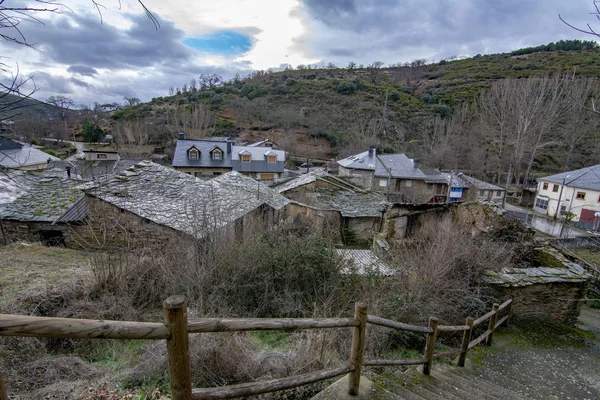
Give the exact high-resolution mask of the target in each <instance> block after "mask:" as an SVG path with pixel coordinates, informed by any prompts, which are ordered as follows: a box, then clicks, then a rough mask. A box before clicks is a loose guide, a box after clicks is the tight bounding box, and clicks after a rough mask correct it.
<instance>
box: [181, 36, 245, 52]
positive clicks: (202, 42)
mask: <svg viewBox="0 0 600 400" xmlns="http://www.w3.org/2000/svg"><path fill="white" fill-rule="evenodd" d="M183 44H185V45H186V46H189V47H191V48H192V49H195V50H198V51H201V52H205V53H212V54H219V55H223V56H237V55H241V54H244V53H246V52H248V51H249V50H250V49H251V48H252V42H251V41H250V37H249V36H246V35H243V34H241V33H238V32H234V31H218V32H215V33H212V34H210V35H206V36H202V37H198V38H188V39H184V40H183Z"/></svg>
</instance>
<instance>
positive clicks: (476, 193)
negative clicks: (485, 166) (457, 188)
mask: <svg viewBox="0 0 600 400" xmlns="http://www.w3.org/2000/svg"><path fill="white" fill-rule="evenodd" d="M461 179H462V180H463V181H465V182H467V183H468V184H469V185H470V187H469V200H481V201H492V202H494V203H497V204H502V206H504V201H505V198H506V189H505V188H503V187H500V186H496V185H493V184H491V183H488V182H484V181H480V180H479V179H476V178H473V177H471V176H467V175H461Z"/></svg>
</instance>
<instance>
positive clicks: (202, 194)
mask: <svg viewBox="0 0 600 400" xmlns="http://www.w3.org/2000/svg"><path fill="white" fill-rule="evenodd" d="M88 193H89V194H90V195H92V196H95V197H98V198H100V199H102V200H104V201H107V202H109V203H111V204H114V205H115V206H117V207H119V208H122V209H124V210H127V211H129V212H132V213H134V214H136V215H139V216H140V217H143V218H146V219H148V220H150V221H153V222H155V223H157V224H161V225H165V226H168V227H170V228H172V229H175V230H178V231H181V232H184V233H186V234H188V235H190V236H192V237H194V238H202V237H204V236H206V235H207V234H209V233H210V231H211V230H212V229H214V228H217V227H221V226H225V225H227V224H228V223H230V222H233V221H235V220H236V219H238V218H240V217H242V216H244V215H245V214H247V213H249V212H250V211H252V210H254V209H256V208H258V207H260V206H261V205H263V204H266V205H269V206H271V207H272V208H274V209H276V210H279V209H281V208H282V207H284V206H285V205H286V204H288V203H289V200H288V199H286V198H285V197H283V196H281V195H280V194H279V193H277V192H275V191H274V190H272V189H270V188H268V187H267V186H265V185H264V184H262V183H260V182H257V181H255V180H254V179H251V178H248V177H245V176H243V175H241V174H240V173H238V172H235V171H233V172H229V173H227V174H224V175H221V176H219V177H217V178H214V179H212V180H210V181H202V180H200V179H197V178H194V177H192V176H190V175H188V174H184V173H181V172H178V171H175V170H173V169H170V168H166V167H163V166H161V165H158V164H154V163H152V162H148V161H143V162H140V163H138V164H135V165H134V166H132V167H131V168H128V169H127V170H125V171H124V172H123V173H122V174H120V175H119V176H116V177H115V178H114V179H112V180H111V181H109V182H108V183H106V184H102V185H98V186H97V187H95V188H93V189H90V190H88Z"/></svg>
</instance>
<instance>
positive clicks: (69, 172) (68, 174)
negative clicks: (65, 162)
mask: <svg viewBox="0 0 600 400" xmlns="http://www.w3.org/2000/svg"><path fill="white" fill-rule="evenodd" d="M65 169H66V170H67V178H69V179H71V167H70V166H68V167H65Z"/></svg>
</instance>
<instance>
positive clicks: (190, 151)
mask: <svg viewBox="0 0 600 400" xmlns="http://www.w3.org/2000/svg"><path fill="white" fill-rule="evenodd" d="M187 153H188V154H187V155H188V160H190V161H198V160H200V150H198V149H197V148H195V147H190V148H189V149H188V151H187ZM192 154H194V157H192Z"/></svg>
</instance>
